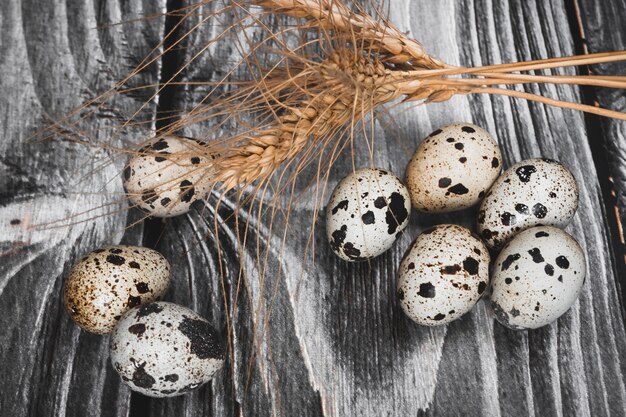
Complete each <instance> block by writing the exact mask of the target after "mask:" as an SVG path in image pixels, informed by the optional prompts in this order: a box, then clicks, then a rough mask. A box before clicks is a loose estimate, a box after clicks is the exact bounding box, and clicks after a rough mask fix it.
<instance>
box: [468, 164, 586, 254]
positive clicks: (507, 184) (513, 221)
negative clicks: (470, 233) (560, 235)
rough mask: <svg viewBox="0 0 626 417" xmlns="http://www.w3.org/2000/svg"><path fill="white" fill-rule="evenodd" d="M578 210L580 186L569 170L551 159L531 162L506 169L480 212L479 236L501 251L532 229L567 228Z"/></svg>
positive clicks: (481, 206)
mask: <svg viewBox="0 0 626 417" xmlns="http://www.w3.org/2000/svg"><path fill="white" fill-rule="evenodd" d="M577 207H578V185H577V183H576V179H575V178H574V176H573V175H572V174H571V172H569V170H568V169H567V168H565V167H564V166H563V165H561V164H560V163H559V162H557V161H554V160H551V159H527V160H525V161H522V162H519V163H517V164H515V165H513V166H512V167H511V168H509V169H508V170H506V172H505V173H504V174H502V176H500V178H498V180H497V181H496V182H495V184H494V185H493V187H492V188H491V190H489V192H488V193H487V196H486V197H485V199H484V200H483V202H482V203H481V205H480V210H479V211H478V233H479V234H480V236H481V237H482V238H483V239H484V241H485V243H486V244H487V246H489V247H492V248H498V247H500V246H502V245H503V244H504V243H506V242H507V241H508V240H509V239H511V238H512V237H513V236H514V235H515V234H516V233H519V232H520V231H522V230H525V229H528V228H529V227H534V226H539V225H551V226H557V227H561V228H563V227H565V226H567V225H568V224H569V222H570V220H571V219H572V217H573V216H574V214H575V213H576V208H577Z"/></svg>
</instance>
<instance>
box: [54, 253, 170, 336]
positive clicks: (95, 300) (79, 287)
mask: <svg viewBox="0 0 626 417" xmlns="http://www.w3.org/2000/svg"><path fill="white" fill-rule="evenodd" d="M169 282H170V265H169V263H168V262H167V260H166V259H165V258H164V257H163V255H161V254H160V253H159V252H157V251H155V250H153V249H149V248H144V247H140V246H123V245H118V246H109V247H106V248H102V249H97V250H95V251H93V252H91V253H89V254H87V255H86V256H84V257H83V258H82V259H81V260H80V261H78V263H77V264H76V265H74V267H73V268H72V270H71V271H70V274H69V276H68V277H67V280H66V281H65V288H64V294H63V301H64V305H65V309H66V310H67V312H68V314H69V315H70V317H71V318H72V320H74V321H75V322H76V323H77V324H78V325H79V326H80V327H82V328H83V329H85V330H87V331H89V332H92V333H98V334H105V333H109V332H110V331H111V330H113V328H114V327H115V325H116V324H117V322H118V320H119V319H120V318H121V317H122V315H123V314H124V313H125V312H126V311H128V310H129V309H131V308H133V307H135V306H138V305H141V304H145V303H148V302H150V301H154V300H156V299H157V298H159V297H162V296H163V295H164V294H165V291H166V290H167V287H168V285H169Z"/></svg>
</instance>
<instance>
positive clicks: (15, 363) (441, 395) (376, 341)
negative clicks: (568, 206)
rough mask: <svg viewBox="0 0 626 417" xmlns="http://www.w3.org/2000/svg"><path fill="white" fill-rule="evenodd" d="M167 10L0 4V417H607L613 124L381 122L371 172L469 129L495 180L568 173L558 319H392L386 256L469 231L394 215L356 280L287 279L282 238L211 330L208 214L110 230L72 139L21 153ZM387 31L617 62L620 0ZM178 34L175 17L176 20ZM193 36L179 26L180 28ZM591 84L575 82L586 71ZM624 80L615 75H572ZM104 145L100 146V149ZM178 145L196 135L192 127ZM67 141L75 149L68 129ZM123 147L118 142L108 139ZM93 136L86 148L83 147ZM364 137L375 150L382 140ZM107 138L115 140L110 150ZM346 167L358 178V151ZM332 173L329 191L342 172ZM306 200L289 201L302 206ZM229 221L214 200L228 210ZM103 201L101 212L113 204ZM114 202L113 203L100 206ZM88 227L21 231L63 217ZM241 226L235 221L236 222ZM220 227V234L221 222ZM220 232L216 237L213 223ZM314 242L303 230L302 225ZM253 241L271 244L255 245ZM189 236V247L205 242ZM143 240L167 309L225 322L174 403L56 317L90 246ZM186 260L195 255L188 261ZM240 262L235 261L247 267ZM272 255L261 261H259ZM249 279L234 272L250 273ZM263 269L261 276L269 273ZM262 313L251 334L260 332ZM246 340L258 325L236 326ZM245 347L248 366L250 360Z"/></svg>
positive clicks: (168, 94) (484, 119) (300, 243)
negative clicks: (205, 375)
mask: <svg viewBox="0 0 626 417" xmlns="http://www.w3.org/2000/svg"><path fill="white" fill-rule="evenodd" d="M185 4H186V3H185V2H184V1H182V0H169V1H167V2H166V1H165V0H137V1H133V0H47V1H40V0H4V1H3V2H2V5H1V7H0V25H1V30H0V245H1V246H0V251H2V252H1V253H2V256H1V257H0V313H1V314H0V329H2V330H0V375H1V377H0V415H1V416H26V415H29V416H65V415H67V416H95V415H104V416H132V417H135V416H183V415H185V416H201V415H202V416H239V415H245V416H266V415H267V416H269V415H283V416H319V415H328V416H330V415H334V416H346V415H351V416H379V415H389V416H415V415H419V416H422V415H423V416H430V415H433V416H435V415H437V416H457V415H458V416H460V415H463V416H479V415H485V416H510V415H517V416H526V415H528V416H534V415H537V416H552V415H554V416H572V415H576V416H605V415H624V413H626V411H625V410H626V378H625V375H626V333H625V329H624V310H623V293H622V289H624V284H625V282H626V281H625V280H626V271H625V268H624V256H625V253H624V242H623V234H622V230H621V223H622V221H623V220H624V213H626V139H625V137H626V123H624V122H616V121H610V120H605V119H600V118H596V117H587V116H584V115H582V114H579V113H575V112H571V111H562V110H559V109H554V108H547V107H544V106H541V105H536V104H528V103H525V102H522V101H516V100H511V99H508V98H493V97H487V96H477V97H469V98H468V97H459V98H455V99H453V100H451V101H450V102H448V103H443V104H437V105H429V106H425V107H418V108H412V109H408V110H406V111H405V112H402V113H399V114H397V115H394V118H393V120H390V119H389V118H384V117H381V118H380V120H379V121H378V123H377V125H376V129H377V135H378V137H379V139H378V142H377V143H378V146H379V147H378V149H377V153H376V155H375V162H376V164H377V165H378V166H381V167H384V168H388V169H391V170H393V171H395V172H397V173H402V172H403V170H404V166H405V164H406V163H407V161H408V159H409V157H410V154H411V153H412V151H413V149H414V148H415V147H416V145H417V144H418V143H419V141H420V139H421V138H422V137H424V136H426V135H427V134H428V133H429V132H430V131H432V130H434V129H435V128H437V127H439V126H441V125H444V124H447V123H451V122H456V121H473V122H474V123H477V124H479V125H481V126H483V127H485V128H487V129H488V130H489V131H490V132H491V133H492V134H494V135H495V136H496V137H497V139H498V141H499V142H500V144H501V146H502V150H503V155H504V158H505V161H506V163H507V164H506V165H507V166H508V165H511V164H512V163H514V162H516V161H518V160H521V159H524V158H529V157H537V156H540V155H541V156H546V157H550V158H555V159H558V160H560V161H562V162H564V163H565V164H567V165H568V166H569V167H570V168H571V170H572V171H573V173H574V175H575V176H576V178H577V179H578V181H579V183H580V188H581V199H580V208H579V211H578V214H577V215H576V216H575V218H574V221H573V222H572V224H571V225H570V226H569V227H568V231H569V232H570V233H572V234H573V235H574V236H575V237H576V238H577V239H578V240H579V242H580V243H581V245H582V246H583V247H584V248H585V250H586V252H587V255H588V265H589V276H588V279H587V283H586V284H585V287H584V289H583V292H582V294H581V297H580V300H579V301H578V302H577V303H576V304H575V306H574V307H573V308H572V310H571V311H570V312H569V313H567V314H566V315H565V316H564V317H562V318H561V319H560V320H559V321H558V323H555V324H553V325H551V326H548V327H545V328H542V329H539V330H535V331H529V332H516V331H511V330H508V329H506V328H504V327H502V326H500V325H498V324H497V323H495V322H494V320H493V318H492V317H491V316H489V313H488V312H487V310H486V308H485V305H484V303H483V302H481V303H479V305H478V307H477V308H476V309H475V310H474V311H473V312H472V313H471V314H468V315H467V316H465V317H464V318H462V319H461V320H459V321H457V322H454V323H452V324H450V325H449V326H447V327H442V328H435V329H430V328H424V327H418V326H417V325H414V324H413V323H412V322H410V321H409V320H408V319H407V318H406V317H405V316H404V315H403V314H402V313H401V311H400V310H399V307H398V304H397V301H396V299H395V297H394V287H395V270H396V268H397V266H398V264H399V261H400V257H401V255H402V253H403V252H404V249H405V248H406V247H407V246H408V244H409V243H410V241H411V240H412V239H413V237H414V236H415V235H416V234H417V233H418V232H419V231H420V230H422V229H423V228H425V227H427V226H428V225H431V224H435V223H439V222H455V223H460V224H463V225H467V226H470V227H471V226H472V223H473V213H472V212H471V211H470V212H468V213H462V214H460V215H445V216H432V215H430V216H425V215H420V216H418V215H413V218H412V224H411V226H410V229H409V230H408V232H407V233H405V234H404V236H403V237H402V238H401V239H400V241H399V242H398V243H397V244H396V246H395V247H394V249H393V250H391V251H390V252H388V253H386V254H385V255H383V256H381V257H380V258H378V259H376V260H375V261H373V262H371V264H369V265H367V264H347V263H344V262H342V261H340V260H339V259H338V258H336V257H334V256H332V255H331V252H330V249H329V248H328V246H327V245H326V244H325V243H324V239H323V238H322V237H323V232H320V233H318V235H317V236H318V239H317V242H316V247H315V259H316V265H315V267H312V266H311V265H310V264H308V265H306V266H305V268H304V272H303V271H302V265H301V264H302V262H301V259H302V253H303V252H304V250H305V244H306V239H305V237H303V235H302V232H301V231H300V233H299V235H298V234H297V233H293V234H292V235H290V236H291V237H290V238H289V239H290V241H289V245H287V248H286V249H285V250H284V252H283V256H282V262H280V265H279V270H276V271H272V273H270V274H268V279H267V280H266V281H265V282H263V283H260V282H258V280H255V279H249V280H248V281H249V282H248V287H247V288H245V290H241V291H242V292H241V293H240V298H241V299H242V300H244V301H243V302H241V303H240V306H239V308H238V309H237V310H236V312H235V313H234V314H230V313H229V314H227V312H226V310H225V307H224V302H223V298H222V297H223V292H222V287H221V283H220V275H219V273H218V272H217V269H218V259H217V253H216V245H215V237H214V236H212V234H211V229H212V223H213V218H214V216H219V217H220V218H224V217H226V216H227V215H228V214H229V213H228V207H229V204H225V205H224V208H223V210H221V211H219V212H217V213H214V212H213V210H211V209H208V210H205V211H202V210H201V209H197V210H195V211H193V212H192V213H190V214H189V215H185V216H182V217H180V218H176V219H171V220H168V221H166V222H164V223H163V222H160V221H150V222H147V223H143V224H140V225H138V226H136V227H133V228H131V229H129V230H126V229H125V227H126V225H127V224H129V223H131V222H132V218H135V219H136V218H137V215H136V213H132V212H131V214H130V215H129V217H130V218H129V219H127V214H126V212H125V211H124V210H121V211H119V212H117V214H110V215H106V216H103V217H96V216H97V215H99V214H105V213H106V211H107V209H104V208H101V207H102V206H103V205H104V204H107V203H109V202H110V201H111V198H112V196H115V195H116V194H117V193H120V192H121V190H122V187H121V180H120V176H119V172H120V167H121V165H120V164H122V163H123V161H120V160H119V158H118V159H116V160H115V161H114V163H113V164H102V161H103V159H104V160H113V159H114V154H113V153H111V152H106V151H101V150H98V149H96V148H91V147H88V146H83V145H78V144H76V143H73V142H71V141H56V142H43V143H41V142H32V141H29V140H28V138H29V136H30V135H31V134H32V133H33V132H35V131H36V130H37V129H40V128H41V127H43V126H44V125H45V124H46V123H47V122H49V121H50V120H56V119H58V118H59V117H61V116H62V115H63V114H65V113H67V112H68V111H69V110H70V109H72V108H74V107H75V106H76V105H78V104H80V103H81V102H83V101H84V100H85V99H88V98H90V97H93V96H94V94H95V93H96V92H99V91H102V90H104V89H106V88H107V87H108V86H110V85H111V83H112V82H113V81H115V80H118V79H120V78H121V77H123V76H124V75H125V74H126V73H127V72H128V71H129V70H130V69H132V68H133V67H135V66H136V65H137V64H138V63H139V62H140V61H141V59H143V57H145V56H146V54H148V52H149V51H150V50H151V49H152V48H153V47H154V46H156V45H157V44H158V43H159V42H160V40H161V39H162V38H163V34H164V33H166V32H167V31H169V29H171V28H172V27H174V25H175V24H176V23H177V17H175V16H172V17H168V18H167V19H166V18H163V17H160V18H154V19H149V20H145V19H142V20H139V21H136V22H134V23H128V24H124V25H114V23H117V22H120V21H130V20H133V19H136V18H138V17H141V16H143V15H154V14H158V13H159V12H162V11H165V10H174V9H176V8H178V7H180V6H183V5H185ZM388 5H389V13H390V17H391V19H392V20H393V21H394V22H395V23H396V24H397V25H398V26H399V27H400V28H402V29H403V30H407V31H410V32H411V34H412V35H414V37H416V38H417V39H420V40H421V41H422V42H423V43H424V44H425V45H427V49H428V50H429V51H430V52H431V53H432V54H434V55H435V56H438V57H440V58H443V59H444V60H446V61H448V62H449V63H452V64H461V65H481V64H490V63H499V62H509V61H517V60H527V59H538V58H544V57H555V56H562V55H571V54H574V53H585V52H587V51H589V52H602V51H609V50H618V49H624V48H625V47H626V25H624V21H626V0H610V1H609V0H554V1H548V0H508V1H507V0H437V1H435V0H392V1H389V2H388ZM191 20H193V19H191ZM192 24H193V22H192V21H189V22H185V23H184V25H183V27H189V26H190V25H192ZM216 30H218V28H215V27H212V26H211V25H206V27H203V28H202V29H201V30H199V31H197V32H196V33H195V35H194V37H192V38H191V39H190V40H188V41H187V44H186V48H177V49H176V50H175V51H173V52H172V53H170V54H167V55H166V56H165V57H164V58H163V59H162V60H159V61H158V62H157V63H156V64H155V65H152V66H150V67H149V68H148V70H147V71H145V72H144V73H143V74H142V75H141V77H140V80H139V81H137V82H138V83H143V84H149V83H155V84H156V83H158V81H159V80H162V79H168V78H169V77H170V76H171V74H173V73H174V71H176V69H177V66H179V65H180V63H181V62H184V61H185V60H186V59H187V58H188V57H189V56H191V55H192V54H193V53H194V45H196V44H198V45H199V44H201V40H202V38H203V37H204V38H210V37H212V36H214V35H215V31H216ZM233 54H235V52H234V51H233V48H231V45H228V44H222V45H221V46H218V47H215V48H213V49H211V50H210V51H209V52H208V53H207V54H206V56H205V57H203V58H202V60H201V61H199V63H198V65H194V66H192V67H190V68H189V69H187V70H185V71H184V72H183V73H182V74H181V79H183V80H187V81H193V80H207V79H213V78H215V77H219V76H220V73H221V72H223V70H224V68H226V67H227V65H228V64H227V63H228V61H229V57H231V55H233ZM588 70H589V69H585V68H583V69H580V71H582V72H585V71H588ZM591 70H592V71H593V72H594V73H606V74H611V73H620V74H626V65H623V64H621V65H603V66H596V67H593V68H591ZM154 91H155V90H154V89H152V90H144V91H140V92H136V93H134V94H127V95H124V96H120V97H119V98H116V99H115V100H114V101H113V102H112V103H111V105H110V107H107V108H105V109H104V110H101V111H100V112H98V113H97V115H96V117H94V118H92V119H90V123H91V124H92V126H89V128H90V129H96V128H106V127H107V126H111V125H112V124H114V123H116V117H117V116H118V115H119V114H124V113H125V112H128V111H131V110H132V109H136V108H137V106H138V103H142V102H144V101H145V100H146V99H147V98H148V97H149V96H150V94H152V93H154ZM532 91H541V92H542V93H546V94H550V95H552V96H555V97H558V98H561V99H565V100H579V101H582V102H585V103H594V102H599V103H600V104H601V105H603V106H606V107H609V108H613V109H616V110H622V111H624V110H626V94H625V93H624V92H620V91H601V90H596V89H593V88H589V89H582V90H579V89H577V88H570V87H566V86H559V87H546V86H543V87H533V88H532ZM204 92H206V90H202V87H178V88H169V89H167V90H166V91H165V92H164V93H163V94H162V95H161V96H160V99H159V100H158V103H157V102H156V101H153V102H151V103H150V104H149V105H148V106H147V107H146V109H145V110H146V111H145V113H144V116H142V117H144V118H145V120H148V121H149V120H151V119H152V118H154V114H156V113H155V112H157V111H161V112H166V111H172V110H180V109H185V108H189V107H190V106H192V105H193V104H194V102H195V101H197V100H198V98H199V97H201V96H202V95H203V93H204ZM103 132H105V131H103ZM187 133H188V134H200V133H201V132H197V131H194V130H193V129H190V131H189V132H187ZM76 134H77V135H78V136H80V132H76ZM127 134H128V135H132V132H131V133H127ZM103 135H104V133H103ZM381 138H382V139H383V140H381ZM124 139H128V140H132V138H130V139H129V138H120V139H119V143H123V140H124ZM356 158H357V160H358V161H361V162H362V163H364V164H365V163H367V155H366V154H365V153H363V154H357V155H356ZM348 161H349V158H348V157H345V158H344V159H343V160H342V161H340V163H339V164H337V166H336V167H335V168H334V169H333V176H332V179H331V184H330V185H331V186H334V184H335V183H336V181H337V179H338V178H340V177H341V176H342V175H344V174H346V173H347V172H349V170H350V169H351V168H350V164H349V163H348ZM305 200H307V199H305ZM227 203H228V202H227ZM120 204H121V203H120ZM118 205H119V204H117V203H116V204H114V205H113V206H112V207H114V208H115V207H118ZM88 208H93V209H94V211H93V212H91V213H88V214H87V217H84V218H92V220H90V221H88V222H82V223H78V224H75V225H69V226H65V227H56V228H52V227H45V228H42V229H36V230H33V229H32V228H30V227H29V225H33V224H43V223H46V222H50V221H55V220H58V219H63V218H65V217H68V216H70V217H72V218H74V219H79V218H81V216H80V215H79V214H78V213H80V212H82V211H84V210H85V209H88ZM312 209H313V205H312V204H311V203H306V201H303V202H299V203H298V204H297V205H296V207H295V210H294V212H293V214H292V224H294V225H295V226H296V227H295V228H294V229H295V230H296V231H297V230H299V228H306V227H308V226H307V225H308V224H310V218H311V213H312ZM242 215H243V216H244V217H245V215H246V214H245V213H243V214H242ZM229 224H230V225H231V226H233V223H232V222H231V223H229ZM233 227H234V226H233ZM315 227H317V228H318V229H319V230H320V231H323V230H324V229H323V219H321V220H320V221H319V222H318V223H317V225H316V226H315ZM260 230H261V235H262V238H263V239H280V236H273V237H270V236H266V230H265V229H263V228H262V227H261V228H260ZM207 234H208V235H209V238H206V239H204V238H203V237H204V236H206V235H207ZM234 236H235V235H234V231H233V229H232V228H229V227H227V228H225V229H224V230H223V232H222V234H221V235H220V236H219V239H220V241H221V244H222V250H223V255H225V256H226V259H227V261H226V263H225V268H226V270H225V271H226V277H227V279H226V281H225V287H224V289H225V294H226V297H227V298H228V299H229V302H231V303H232V301H233V298H234V294H235V292H236V291H235V286H236V285H237V265H238V259H239V256H238V255H237V254H236V253H235V250H234V241H235V237H234ZM120 240H122V241H123V242H126V243H134V244H144V245H147V246H152V247H155V248H157V249H158V250H160V251H161V252H163V253H164V254H165V255H166V256H167V257H168V259H170V261H171V262H172V264H173V266H174V284H173V288H172V289H171V290H170V292H169V293H168V296H167V299H168V300H173V301H176V302H179V303H181V304H184V305H187V306H189V307H191V308H193V309H195V310H196V311H198V312H199V313H201V314H203V315H205V316H206V317H207V318H209V320H211V321H212V322H213V323H214V324H215V325H216V326H217V327H218V328H221V329H224V328H225V327H226V322H227V320H226V318H227V316H229V317H230V319H231V320H232V324H233V327H234V328H235V329H236V331H235V333H234V334H233V336H232V338H231V340H230V342H231V343H232V346H233V348H234V360H232V361H230V360H229V361H228V363H227V366H226V367H225V370H224V371H223V372H222V373H221V374H220V375H219V376H218V377H217V378H216V380H215V381H213V382H212V383H211V384H208V385H206V386H204V387H203V388H201V389H199V390H197V391H195V392H193V393H191V394H189V395H187V396H183V397H178V398H174V399H158V400H157V399H148V398H146V397H142V396H140V395H138V394H133V393H131V391H130V390H129V389H127V388H126V387H125V386H123V385H122V384H121V383H120V381H119V379H118V378H117V376H116V374H115V372H114V371H113V369H112V367H111V366H110V364H109V362H108V352H107V338H106V337H100V336H95V335H91V334H88V333H86V332H83V331H81V330H79V328H78V327H76V326H75V325H73V324H72V323H71V322H70V321H69V320H68V317H67V315H66V314H65V312H64V310H63V308H62V305H61V302H60V294H61V288H62V282H63V278H64V275H65V274H66V273H67V270H68V268H69V267H70V266H71V264H72V262H73V261H74V260H76V259H77V258H78V257H80V256H81V255H83V254H84V253H86V252H87V251H89V250H91V249H94V248H95V247H97V246H100V245H104V244H111V243H116V242H118V241H120ZM199 242H200V243H199ZM249 255H250V256H254V254H249ZM273 255H276V254H275V253H274V254H273ZM248 262H251V260H248ZM279 273H280V279H279V278H278V274H279ZM270 305H271V306H272V314H271V319H270V321H269V323H268V325H267V328H264V327H263V323H264V319H265V317H266V316H267V314H268V311H269V307H270ZM255 323H256V324H257V326H255ZM253 341H257V344H256V345H255V346H256V347H257V349H253Z"/></svg>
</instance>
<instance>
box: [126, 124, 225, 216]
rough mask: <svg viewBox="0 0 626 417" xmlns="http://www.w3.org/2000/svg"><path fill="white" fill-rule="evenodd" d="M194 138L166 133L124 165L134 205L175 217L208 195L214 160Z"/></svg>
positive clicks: (128, 191)
mask: <svg viewBox="0 0 626 417" xmlns="http://www.w3.org/2000/svg"><path fill="white" fill-rule="evenodd" d="M214 157H215V156H212V157H211V158H208V157H207V156H206V148H205V147H203V146H202V145H200V144H199V143H198V142H196V141H194V140H193V139H187V138H181V137H176V136H166V137H164V138H161V139H158V140H155V141H153V142H152V143H151V144H149V145H148V146H146V147H144V148H143V149H142V150H141V151H140V154H139V155H137V156H134V157H132V158H131V159H130V160H129V161H128V164H127V165H126V168H125V169H124V188H125V189H126V193H127V195H128V199H129V200H130V202H131V203H132V204H133V205H134V206H135V207H138V208H140V209H142V210H143V211H145V212H147V213H149V214H150V215H151V216H154V217H173V216H178V215H181V214H184V213H186V212H188V211H189V209H190V207H191V204H192V203H193V202H194V201H196V200H198V199H203V198H206V197H207V195H208V193H209V192H210V190H211V186H212V184H213V183H212V180H213V166H212V160H213V158H214Z"/></svg>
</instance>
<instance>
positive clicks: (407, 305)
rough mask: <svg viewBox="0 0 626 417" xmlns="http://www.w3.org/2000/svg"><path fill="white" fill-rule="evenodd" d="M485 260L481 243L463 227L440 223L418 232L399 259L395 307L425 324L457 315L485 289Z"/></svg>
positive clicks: (486, 271)
mask: <svg viewBox="0 0 626 417" xmlns="http://www.w3.org/2000/svg"><path fill="white" fill-rule="evenodd" d="M489 261H490V257H489V252H488V250H487V247H486V246H485V245H484V244H483V242H482V241H481V240H480V239H478V238H477V237H476V236H475V235H473V234H472V232H470V231H469V230H468V229H466V228H464V227H461V226H457V225H453V224H444V225H439V226H435V227H433V228H431V229H428V230H426V231H424V232H423V233H422V234H421V235H419V236H418V237H417V239H415V241H414V242H413V243H412V244H411V247H410V248H409V250H408V251H407V252H406V254H405V255H404V258H403V259H402V262H401V263H400V269H399V271H398V286H397V294H398V298H399V299H400V306H401V307H402V309H403V310H404V312H405V313H406V315H407V316H409V317H410V318H411V319H412V320H413V321H415V322H416V323H418V324H422V325H425V326H439V325H442V324H446V323H450V322H451V321H453V320H456V319H458V318H459V317H461V316H462V315H463V314H465V313H467V312H468V311H470V310H471V309H472V307H473V306H474V305H475V304H476V303H477V302H478V300H479V299H480V297H481V296H482V294H483V293H484V292H485V290H486V289H487V286H488V284H489Z"/></svg>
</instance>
